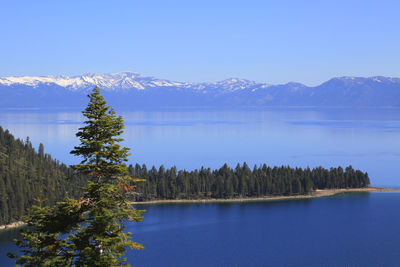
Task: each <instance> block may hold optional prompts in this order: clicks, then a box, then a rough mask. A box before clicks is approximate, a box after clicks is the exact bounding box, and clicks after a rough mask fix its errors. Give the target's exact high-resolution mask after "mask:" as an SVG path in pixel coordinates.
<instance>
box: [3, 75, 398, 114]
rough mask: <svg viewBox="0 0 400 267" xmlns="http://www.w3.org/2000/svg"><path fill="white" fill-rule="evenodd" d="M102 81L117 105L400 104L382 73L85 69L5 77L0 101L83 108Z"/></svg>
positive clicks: (17, 105) (20, 105) (15, 104)
mask: <svg viewBox="0 0 400 267" xmlns="http://www.w3.org/2000/svg"><path fill="white" fill-rule="evenodd" d="M96 85H97V86H99V87H100V88H101V89H102V90H103V91H104V94H105V95H106V97H107V99H109V100H110V103H111V104H112V105H113V106H116V107H126V108H132V107H136V108H142V107H146V108H152V107H154V108H157V107H215V108H225V107H232V108H241V107H265V106H317V107H321V106H335V107H354V106H355V107H399V106H400V79H399V78H390V77H383V76H376V77H370V78H364V77H339V78H333V79H330V80H329V81H327V82H324V83H322V84H320V85H318V86H314V87H310V86H306V85H303V84H301V83H295V82H290V83H287V84H281V85H272V84H267V83H259V82H255V81H249V80H245V79H238V78H231V79H226V80H223V81H218V82H200V83H195V82H175V81H169V80H162V79H156V78H153V77H146V76H143V75H141V74H138V73H134V72H120V73H114V74H96V73H85V74H82V75H79V76H71V77H69V76H36V77H35V76H22V77H4V78H0V105H1V107H5V108H40V107H50V108H51V107H66V108H68V107H71V108H73V107H81V106H82V105H83V104H84V103H85V102H86V98H84V97H83V96H85V95H86V94H87V92H88V91H89V90H91V89H92V88H93V87H94V86H96Z"/></svg>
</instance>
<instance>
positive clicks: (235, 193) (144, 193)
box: [128, 163, 370, 201]
mask: <svg viewBox="0 0 400 267" xmlns="http://www.w3.org/2000/svg"><path fill="white" fill-rule="evenodd" d="M128 169H129V174H130V175H132V176H135V177H138V178H145V179H146V183H141V184H138V187H137V190H136V192H135V194H134V195H133V199H132V200H135V201H146V200H162V199H206V198H243V197H262V196H273V195H286V196H289V195H304V194H310V193H312V192H314V190H315V189H331V188H359V187H365V186H368V185H369V183H370V181H369V177H368V174H367V173H363V172H361V171H359V170H354V169H353V168H352V167H351V166H349V167H347V168H346V170H345V171H343V168H342V167H338V168H331V169H330V170H327V169H324V168H322V167H318V168H314V169H312V170H311V169H310V168H305V169H302V168H290V167H288V166H281V167H273V168H271V167H269V166H267V165H265V164H264V165H262V166H259V167H258V166H254V168H253V170H250V168H249V167H248V166H247V164H246V163H244V164H243V165H242V166H240V165H237V166H236V168H234V169H232V168H229V167H228V166H227V165H226V164H225V165H224V166H222V167H221V168H220V169H217V170H210V169H206V168H201V169H200V170H194V171H186V170H180V171H177V169H176V167H172V168H171V169H167V170H166V169H165V168H164V167H163V166H161V167H160V168H159V170H157V169H156V168H155V167H153V168H151V169H150V170H149V171H148V170H147V167H146V165H143V166H140V165H139V164H136V166H135V167H133V166H132V165H131V166H129V168H128Z"/></svg>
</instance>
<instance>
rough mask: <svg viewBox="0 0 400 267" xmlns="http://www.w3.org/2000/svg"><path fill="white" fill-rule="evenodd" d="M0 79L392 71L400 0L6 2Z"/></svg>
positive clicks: (395, 71)
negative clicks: (131, 73) (95, 74)
mask: <svg viewBox="0 0 400 267" xmlns="http://www.w3.org/2000/svg"><path fill="white" fill-rule="evenodd" d="M0 4H1V9H0V14H1V15H0V76H11V75H18V76H19V75H78V74H81V73H83V72H100V73H108V72H118V71H126V70H127V71H134V72H138V73H142V74H144V75H149V76H155V77H157V78H165V79H170V80H177V81H216V80H222V79H225V78H230V77H239V78H245V79H250V80H255V81H259V82H268V83H286V82H289V81H297V82H302V83H305V84H307V85H316V84H319V83H321V82H323V81H325V80H327V79H329V78H331V77H335V76H375V75H384V76H396V77H400V67H399V66H400V64H399V63H400V49H399V48H400V31H399V26H400V16H399V10H400V1H385V0H380V1H377V0H376V1H368V0H364V1H354V0H353V1H352V0H347V1H342V0H335V1H333V0H332V1H328V0H327V1H324V0H320V1H314V0H298V1H295V0H293V1H287V0H276V1H267V0H264V1H255V0H246V1H243V0H242V1H234V0H229V1H225V0H221V1H218V0H213V1H209V0H202V1H188V0H186V1H169V0H161V1H153V0H145V1H144V0H141V1H122V0H115V1H101V0H96V1H89V0H85V1H72V0H69V1H5V0H0Z"/></svg>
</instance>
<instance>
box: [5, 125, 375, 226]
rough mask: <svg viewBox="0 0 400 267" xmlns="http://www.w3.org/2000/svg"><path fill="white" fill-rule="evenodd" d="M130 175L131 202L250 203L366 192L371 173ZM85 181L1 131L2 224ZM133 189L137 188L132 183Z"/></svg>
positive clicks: (266, 170) (136, 169)
mask: <svg viewBox="0 0 400 267" xmlns="http://www.w3.org/2000/svg"><path fill="white" fill-rule="evenodd" d="M128 172H129V173H128V174H129V175H130V176H132V177H135V178H139V179H144V181H143V182H140V183H137V184H136V188H135V190H134V191H130V192H129V198H130V200H131V201H133V202H144V201H159V200H207V199H246V198H249V199H250V198H259V197H274V196H305V195H310V194H313V193H314V192H315V191H316V190H319V189H340V188H365V187H367V186H368V185H369V184H370V180H369V177H368V174H367V173H364V172H362V171H360V170H355V169H353V168H352V167H351V166H348V167H346V168H342V167H337V168H330V169H329V170H328V169H325V168H322V167H317V168H313V169H310V168H304V169H303V168H291V167H289V166H281V167H270V166H267V165H266V164H264V165H260V166H254V167H253V168H252V169H251V168H250V167H249V166H248V165H247V164H246V163H244V164H242V165H239V164H238V165H237V166H236V167H235V168H230V167H229V166H228V165H227V164H225V165H224V166H222V167H221V168H220V169H216V170H211V169H210V168H201V169H199V170H191V171H187V170H178V169H177V168H176V167H172V168H169V169H166V168H165V167H164V166H161V167H159V168H158V169H156V168H155V167H152V168H151V169H147V167H146V165H139V164H136V165H134V166H133V165H130V166H129V167H128ZM85 182H86V178H85V177H83V176H77V175H76V174H75V173H74V171H73V170H72V169H71V168H70V167H68V166H66V165H65V164H62V163H60V162H59V161H57V160H54V159H52V157H51V156H50V155H49V154H45V153H44V147H43V145H42V144H41V145H40V146H39V149H38V151H36V150H35V149H34V148H33V147H32V144H31V142H30V140H29V138H27V140H26V141H22V140H20V139H16V138H14V137H13V135H12V134H11V133H9V131H8V130H5V131H4V130H3V129H2V128H1V127H0V225H6V224H10V223H13V222H16V221H19V220H21V219H22V217H23V216H24V215H26V214H27V211H28V209H29V208H30V207H31V206H32V205H33V204H38V200H40V201H44V202H45V203H44V204H49V205H53V204H55V202H57V201H60V200H62V199H63V198H64V197H66V196H69V197H73V198H79V196H80V195H81V193H82V192H81V188H82V186H83V185H84V184H85ZM132 186H133V185H132Z"/></svg>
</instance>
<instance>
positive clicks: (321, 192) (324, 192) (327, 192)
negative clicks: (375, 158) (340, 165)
mask: <svg viewBox="0 0 400 267" xmlns="http://www.w3.org/2000/svg"><path fill="white" fill-rule="evenodd" d="M396 191H397V192H400V189H394V188H384V187H373V186H369V187H364V188H341V189H317V190H316V191H315V192H313V193H312V194H309V195H296V196H268V197H246V198H224V199H221V198H208V199H165V200H151V201H142V202H135V201H132V202H130V204H132V205H145V204H179V203H218V202H251V201H275V200H292V199H312V198H319V197H330V196H334V195H338V194H342V193H357V192H358V193H359V192H396ZM25 224H26V223H24V222H23V221H17V222H13V223H10V224H6V225H0V230H7V229H13V228H18V227H21V226H24V225H25Z"/></svg>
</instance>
